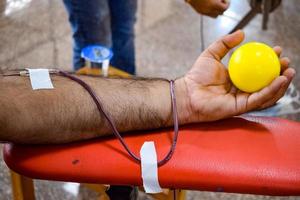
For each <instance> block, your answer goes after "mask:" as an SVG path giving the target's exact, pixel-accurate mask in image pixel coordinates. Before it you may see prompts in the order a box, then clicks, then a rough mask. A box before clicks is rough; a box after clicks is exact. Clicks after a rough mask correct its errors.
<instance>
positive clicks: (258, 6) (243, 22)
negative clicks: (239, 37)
mask: <svg viewBox="0 0 300 200" xmlns="http://www.w3.org/2000/svg"><path fill="white" fill-rule="evenodd" d="M260 9H261V3H257V4H256V5H255V7H254V8H252V9H251V10H250V11H249V12H248V13H247V14H246V15H245V16H244V17H243V19H242V20H241V21H240V22H239V23H238V24H237V25H236V26H235V27H234V28H233V29H232V30H231V31H230V32H229V34H230V33H233V32H235V31H237V30H238V29H242V28H244V27H245V26H246V25H247V24H248V23H249V22H250V21H251V20H252V19H253V18H254V17H255V15H256V14H257V13H258V12H259V11H260Z"/></svg>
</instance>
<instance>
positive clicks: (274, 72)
mask: <svg viewBox="0 0 300 200" xmlns="http://www.w3.org/2000/svg"><path fill="white" fill-rule="evenodd" d="M228 71H229V76H230V79H231V81H232V82H233V84H234V85H235V86H236V87H237V88H238V89H240V90H242V91H244V92H249V93H252V92H256V91H259V90H261V89H262V88H264V87H265V86H267V85H269V84H270V83H271V82H272V81H273V80H274V79H275V78H276V77H278V76H279V75H280V62H279V58H278V56H277V55H276V53H275V51H274V50H273V49H272V48H271V47H269V46H268V45H266V44H263V43H259V42H249V43H246V44H244V45H242V46H240V47H239V48H238V49H237V50H236V51H235V52H234V53H233V54H232V56H231V58H230V60H229V66H228Z"/></svg>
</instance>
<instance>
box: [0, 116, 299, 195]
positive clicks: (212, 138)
mask: <svg viewBox="0 0 300 200" xmlns="http://www.w3.org/2000/svg"><path fill="white" fill-rule="evenodd" d="M172 134H173V130H172V129H163V130H154V131H148V132H139V133H127V134H125V136H124V138H125V140H126V142H127V143H128V145H129V147H130V148H131V149H132V150H133V152H135V153H136V154H137V155H139V150H140V148H141V146H142V144H143V143H144V141H150V140H153V141H155V146H156V149H157V153H158V158H159V159H161V158H162V157H164V156H165V154H166V153H167V152H168V150H169V148H170V144H171V139H172ZM3 153H4V159H5V162H6V163H7V165H8V166H9V167H10V168H11V169H13V170H14V171H16V172H18V173H20V174H23V175H25V176H28V177H31V178H36V179H47V180H59V181H73V182H85V183H103V184H104V183H105V184H124V185H141V184H142V180H141V171H140V165H139V164H137V163H136V162H135V161H133V159H131V158H130V157H129V156H128V154H127V153H126V152H125V150H124V149H123V148H122V146H121V145H120V143H119V141H118V140H117V139H115V138H114V137H106V138H101V139H97V140H90V141H85V142H79V143H73V144H65V145H48V146H45V145H43V146H26V145H16V144H6V145H5V146H4V149H3ZM158 176H159V183H160V185H161V186H162V187H164V188H181V189H194V190H206V191H223V192H234V193H252V194H265V195H300V123H297V122H292V121H288V120H284V119H279V118H266V117H249V116H248V117H244V118H242V117H236V118H231V119H227V120H222V121H218V122H211V123H199V124H193V125H186V126H182V127H180V133H179V139H178V144H177V147H176V150H175V153H174V155H173V157H172V159H171V160H170V161H169V162H168V163H167V164H165V165H163V166H162V167H159V171H158Z"/></svg>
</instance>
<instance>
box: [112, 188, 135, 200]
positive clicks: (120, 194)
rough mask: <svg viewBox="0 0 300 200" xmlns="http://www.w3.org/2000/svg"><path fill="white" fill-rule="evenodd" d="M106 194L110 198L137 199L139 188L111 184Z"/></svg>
mask: <svg viewBox="0 0 300 200" xmlns="http://www.w3.org/2000/svg"><path fill="white" fill-rule="evenodd" d="M106 194H107V195H108V196H109V198H110V200H137V196H138V190H137V188H135V187H132V186H119V185H111V186H110V188H109V189H108V190H107V191H106Z"/></svg>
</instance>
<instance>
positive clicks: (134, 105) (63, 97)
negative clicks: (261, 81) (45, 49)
mask: <svg viewBox="0 0 300 200" xmlns="http://www.w3.org/2000/svg"><path fill="white" fill-rule="evenodd" d="M243 38H244V34H243V33H242V32H241V31H238V32H235V33H234V34H231V35H227V36H224V37H223V38H221V39H220V40H218V41H216V42H215V43H213V44H212V45H210V46H209V47H208V49H206V50H205V51H204V52H203V53H202V54H201V55H200V57H199V58H198V59H197V61H196V62H195V64H194V66H193V67H192V68H191V70H190V71H189V72H188V73H187V74H186V75H185V76H183V77H181V78H178V79H176V81H175V95H176V98H177V108H178V116H179V123H180V124H186V123H192V122H205V121H214V120H218V119H223V118H227V117H231V116H235V115H239V114H242V113H245V112H248V111H251V110H255V109H261V108H264V107H268V106H271V105H272V104H274V103H275V102H276V101H277V100H278V99H279V98H280V97H281V96H283V94H284V92H285V91H286V89H287V87H288V85H289V83H290V81H291V80H292V78H293V76H294V74H295V71H294V70H293V69H292V68H288V64H289V61H288V60H287V58H282V59H281V65H282V75H281V76H280V77H278V78H277V79H275V80H274V81H273V82H272V83H271V84H270V85H269V86H267V87H266V88H264V89H262V90H261V91H259V92H256V93H253V94H248V93H243V92H241V91H239V90H237V89H236V88H235V87H234V86H233V85H232V83H231V81H230V79H229V77H228V72H227V69H226V68H225V66H224V65H223V64H222V63H221V62H220V60H221V59H222V57H223V56H224V55H225V54H226V53H227V52H228V51H229V50H230V49H231V48H233V47H235V46H236V45H238V44H239V43H240V42H242V40H243ZM275 50H276V51H277V53H278V54H280V51H281V49H280V48H278V47H277V48H275ZM80 78H81V79H83V80H84V81H85V82H87V83H88V84H89V85H90V86H91V87H92V88H93V89H94V90H95V92H96V94H97V95H98V96H99V98H100V99H101V101H102V103H103V105H104V108H105V110H106V111H107V112H109V113H110V115H111V116H112V118H113V120H114V121H115V123H116V126H117V129H118V130H119V131H120V132H124V131H132V130H145V129H153V128H160V127H167V126H171V125H172V123H173V122H172V113H171V99H170V90H169V83H168V82H167V81H164V80H160V79H146V80H126V79H105V78H93V77H84V76H82V77H80ZM52 81H53V84H54V87H55V89H53V90H38V91H33V90H32V89H31V86H30V82H29V78H28V77H18V76H16V77H1V79H0V107H1V112H0V141H1V140H2V141H12V142H17V143H66V142H72V141H77V140H84V139H89V138H95V137H99V136H103V135H108V134H110V133H111V130H110V128H109V126H108V124H107V121H106V120H105V119H104V117H103V116H102V115H100V114H99V113H98V110H97V109H96V106H95V104H94V102H93V101H92V99H91V97H90V96H89V95H88V93H87V92H86V91H85V90H84V89H83V88H82V87H81V86H80V85H79V84H78V83H76V82H73V81H71V80H69V79H66V78H64V77H60V76H52Z"/></svg>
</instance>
